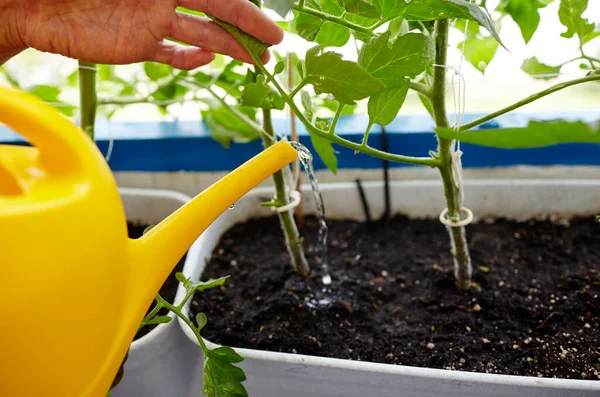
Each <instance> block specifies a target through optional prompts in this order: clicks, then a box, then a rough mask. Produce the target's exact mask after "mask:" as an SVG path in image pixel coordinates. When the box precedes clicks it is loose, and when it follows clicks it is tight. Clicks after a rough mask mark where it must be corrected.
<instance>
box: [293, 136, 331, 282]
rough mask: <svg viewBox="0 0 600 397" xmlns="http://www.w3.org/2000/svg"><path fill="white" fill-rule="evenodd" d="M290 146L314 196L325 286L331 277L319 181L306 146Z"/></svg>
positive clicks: (294, 144)
mask: <svg viewBox="0 0 600 397" xmlns="http://www.w3.org/2000/svg"><path fill="white" fill-rule="evenodd" d="M290 145H292V147H293V148H294V149H296V150H297V151H298V159H299V160H300V163H302V166H303V167H304V171H305V172H306V175H307V176H308V179H309V181H310V187H311V189H312V191H313V194H314V196H315V204H316V207H317V219H318V221H319V237H318V242H317V249H318V252H319V254H320V255H319V261H320V263H321V266H322V267H323V270H325V275H324V276H323V283H324V284H326V285H329V284H331V276H330V275H329V272H328V267H327V223H326V222H325V206H324V205H323V197H322V196H321V190H320V189H319V181H317V178H316V176H315V169H314V167H313V156H312V154H311V153H310V151H309V150H308V149H307V148H306V146H304V145H302V144H301V143H298V142H290Z"/></svg>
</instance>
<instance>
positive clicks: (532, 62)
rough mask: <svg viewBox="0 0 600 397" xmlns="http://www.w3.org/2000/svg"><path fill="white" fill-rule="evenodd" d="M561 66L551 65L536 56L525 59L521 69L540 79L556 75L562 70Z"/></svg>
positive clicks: (551, 77)
mask: <svg viewBox="0 0 600 397" xmlns="http://www.w3.org/2000/svg"><path fill="white" fill-rule="evenodd" d="M560 69H561V66H560V65H559V66H549V65H546V64H543V63H541V62H540V61H538V59H537V58H536V57H533V58H528V59H526V60H524V61H523V64H522V65H521V70H522V71H524V72H525V73H527V74H528V75H530V76H532V77H535V78H536V79H540V80H549V79H553V78H555V77H556V75H557V74H558V73H559V72H560Z"/></svg>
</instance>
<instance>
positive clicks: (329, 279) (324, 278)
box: [322, 274, 331, 285]
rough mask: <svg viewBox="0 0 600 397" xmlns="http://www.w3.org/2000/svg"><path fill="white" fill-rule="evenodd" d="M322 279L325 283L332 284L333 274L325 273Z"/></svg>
mask: <svg viewBox="0 0 600 397" xmlns="http://www.w3.org/2000/svg"><path fill="white" fill-rule="evenodd" d="M322 281H323V284H325V285H330V284H331V276H330V275H329V274H326V275H324V276H323V278H322Z"/></svg>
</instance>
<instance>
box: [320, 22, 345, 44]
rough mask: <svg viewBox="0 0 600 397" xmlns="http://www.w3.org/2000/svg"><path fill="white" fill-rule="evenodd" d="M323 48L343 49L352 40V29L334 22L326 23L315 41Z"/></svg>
mask: <svg viewBox="0 0 600 397" xmlns="http://www.w3.org/2000/svg"><path fill="white" fill-rule="evenodd" d="M314 40H315V41H316V42H317V43H318V44H321V45H322V46H323V47H342V46H344V45H345V44H346V43H347V42H348V40H350V29H348V28H347V27H345V26H342V25H338V24H337V23H333V22H325V23H323V25H322V26H321V28H320V29H319V33H317V36H316V37H315V39H314Z"/></svg>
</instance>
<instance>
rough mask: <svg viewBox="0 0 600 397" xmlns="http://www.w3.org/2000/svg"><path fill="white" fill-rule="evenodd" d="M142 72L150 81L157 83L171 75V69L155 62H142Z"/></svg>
mask: <svg viewBox="0 0 600 397" xmlns="http://www.w3.org/2000/svg"><path fill="white" fill-rule="evenodd" d="M144 72H145V73H146V76H148V78H149V79H150V80H152V81H157V80H160V79H163V78H165V77H168V76H171V75H172V74H173V68H172V67H171V66H169V65H164V64H162V63H156V62H144Z"/></svg>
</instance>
